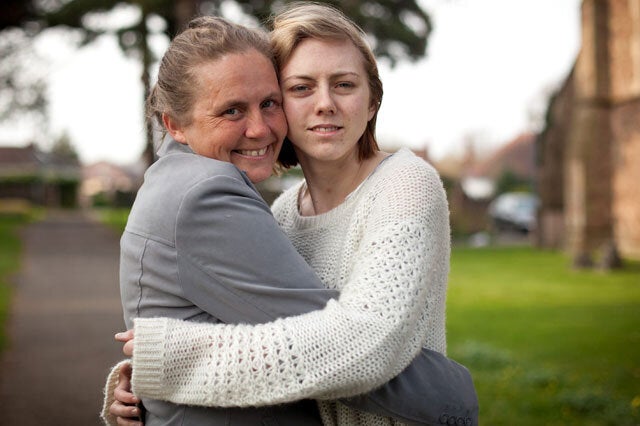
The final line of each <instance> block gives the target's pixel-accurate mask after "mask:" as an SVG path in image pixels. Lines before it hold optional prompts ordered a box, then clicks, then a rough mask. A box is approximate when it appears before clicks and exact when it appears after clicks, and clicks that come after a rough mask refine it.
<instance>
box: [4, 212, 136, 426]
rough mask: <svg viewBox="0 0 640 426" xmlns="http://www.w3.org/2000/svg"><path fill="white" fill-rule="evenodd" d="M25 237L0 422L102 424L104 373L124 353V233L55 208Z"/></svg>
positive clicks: (10, 425)
mask: <svg viewBox="0 0 640 426" xmlns="http://www.w3.org/2000/svg"><path fill="white" fill-rule="evenodd" d="M22 235H23V239H22V240H23V258H22V269H21V271H20V272H19V274H18V276H17V277H16V280H14V281H15V284H16V285H15V289H14V293H13V303H12V306H11V310H10V316H9V321H8V324H7V328H8V330H7V331H8V335H9V339H10V340H9V347H8V348H7V349H6V350H5V352H4V353H3V354H2V359H1V362H0V425H7V426H14V425H16V426H31V425H38V426H48V425H55V426H57V425H71V426H74V425H99V424H101V422H100V421H99V418H98V412H99V411H100V409H101V403H102V386H103V383H104V378H105V376H106V373H107V371H108V369H109V366H111V365H112V364H114V363H115V361H117V360H119V359H121V358H122V355H121V352H120V345H119V344H117V343H116V342H115V341H114V340H113V334H114V332H115V331H117V330H120V329H122V327H124V325H123V320H122V310H121V307H120V296H119V290H118V250H119V247H118V235H117V234H116V233H115V232H114V231H112V230H110V229H108V228H106V227H104V226H101V225H99V224H97V223H95V222H92V221H90V220H88V219H86V218H85V217H83V216H82V215H81V214H80V213H51V214H49V215H48V216H47V218H46V219H45V220H44V221H42V222H38V223H34V224H32V225H29V226H28V227H27V228H25V229H24V231H23V234H22Z"/></svg>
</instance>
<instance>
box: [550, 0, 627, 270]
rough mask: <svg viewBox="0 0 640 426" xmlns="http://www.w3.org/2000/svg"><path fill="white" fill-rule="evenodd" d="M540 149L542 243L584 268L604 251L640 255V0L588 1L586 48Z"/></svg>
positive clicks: (559, 99) (553, 108)
mask: <svg viewBox="0 0 640 426" xmlns="http://www.w3.org/2000/svg"><path fill="white" fill-rule="evenodd" d="M538 146H539V159H540V187H539V190H540V195H541V201H542V209H541V212H540V234H539V243H540V245H542V246H544V247H557V246H558V245H560V244H561V245H562V246H563V247H565V249H566V250H567V251H568V252H569V253H570V254H571V255H572V257H573V259H574V261H575V263H576V265H579V266H587V265H590V264H591V263H592V261H593V260H594V259H595V258H597V257H598V256H599V254H598V253H599V252H601V251H602V249H603V248H604V249H605V250H609V251H611V250H612V249H614V250H615V249H617V250H618V251H619V252H620V253H622V255H623V256H627V257H633V258H640V189H639V187H640V184H639V182H640V1H638V0H584V1H583V4H582V48H581V50H580V53H579V55H578V58H577V60H576V64H575V66H574V69H573V72H572V74H571V76H570V77H569V78H568V79H567V81H566V82H565V85H564V87H563V88H562V90H561V91H560V92H559V93H558V95H557V96H556V98H555V99H554V100H553V101H552V102H551V104H550V107H549V114H548V120H547V128H546V129H545V130H544V131H543V132H542V134H541V135H540V138H539V140H538ZM560 188H561V189H560ZM559 216H562V218H563V219H564V220H563V224H562V225H561V226H560V225H559V224H558V222H559V220H558V217H559ZM558 228H563V229H561V232H562V238H557V234H556V233H557V232H558ZM554 237H555V238H554ZM601 257H602V256H601ZM596 260H597V259H596Z"/></svg>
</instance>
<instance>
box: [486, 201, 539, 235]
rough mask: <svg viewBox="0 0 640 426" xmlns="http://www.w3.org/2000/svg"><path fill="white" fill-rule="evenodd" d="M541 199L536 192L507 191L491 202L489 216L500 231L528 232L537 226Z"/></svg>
mask: <svg viewBox="0 0 640 426" xmlns="http://www.w3.org/2000/svg"><path fill="white" fill-rule="evenodd" d="M539 204H540V201H539V199H538V197H537V196H536V195H535V194H531V193H527V192H505V193H504V194H501V195H499V196H498V197H496V199H495V200H493V201H492V202H491V204H489V216H490V217H491V220H492V222H493V225H494V227H495V228H496V229H497V230H499V231H504V230H512V231H514V230H515V231H519V232H524V233H528V232H531V231H533V230H534V229H535V227H536V212H537V210H538V205H539Z"/></svg>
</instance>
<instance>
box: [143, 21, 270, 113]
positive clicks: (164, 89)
mask: <svg viewBox="0 0 640 426" xmlns="http://www.w3.org/2000/svg"><path fill="white" fill-rule="evenodd" d="M251 49H254V50H256V51H258V52H259V53H262V54H263V55H264V56H265V57H267V58H268V59H269V60H270V61H271V62H272V63H273V64H274V67H275V61H274V57H273V53H272V51H271V45H270V44H269V37H268V35H267V34H266V32H264V31H262V30H258V29H251V28H247V27H244V26H242V25H236V24H234V23H231V22H229V21H226V20H225V19H222V18H218V17H213V16H203V17H199V18H195V19H193V20H192V21H191V22H190V23H189V25H188V26H187V28H186V29H185V30H184V31H182V32H181V33H180V34H178V35H177V36H176V37H175V38H174V39H173V40H172V41H171V44H170V45H169V48H168V49H167V51H166V52H165V54H164V56H163V57H162V60H161V61H160V69H159V71H158V81H157V83H156V84H155V85H154V87H153V89H152V91H151V93H150V95H149V97H148V98H147V106H146V109H147V119H148V120H152V119H153V118H155V119H156V120H158V123H159V124H160V125H162V114H163V113H164V114H167V115H169V116H170V117H171V118H173V119H174V120H177V121H178V122H179V123H181V124H183V125H189V124H190V121H191V112H192V107H193V105H194V103H195V101H196V98H197V97H198V95H199V94H198V90H199V89H200V88H199V84H198V83H199V78H198V75H197V73H198V72H199V65H202V64H204V63H206V62H209V61H215V60H218V59H220V58H221V57H223V56H224V55H227V54H233V53H242V52H246V51H249V50H251Z"/></svg>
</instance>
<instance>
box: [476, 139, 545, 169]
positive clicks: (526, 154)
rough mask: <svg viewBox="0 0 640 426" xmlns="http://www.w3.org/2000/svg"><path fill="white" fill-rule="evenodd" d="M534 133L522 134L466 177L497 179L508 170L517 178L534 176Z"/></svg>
mask: <svg viewBox="0 0 640 426" xmlns="http://www.w3.org/2000/svg"><path fill="white" fill-rule="evenodd" d="M535 141H536V134H535V133H523V134H521V135H519V136H518V137H516V138H515V139H513V140H512V141H511V142H508V143H507V144H506V145H504V146H502V147H501V148H500V149H498V150H497V151H496V152H494V153H493V154H492V155H490V156H489V157H487V158H486V159H484V160H482V161H480V162H479V163H477V164H476V165H475V166H473V167H472V168H471V170H470V171H469V173H468V175H470V176H475V177H488V178H492V179H497V178H498V177H499V176H500V175H501V174H502V173H504V172H505V171H507V170H509V171H511V172H512V173H514V174H515V175H517V176H520V177H523V178H528V179H533V178H535V176H536V161H535Z"/></svg>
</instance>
